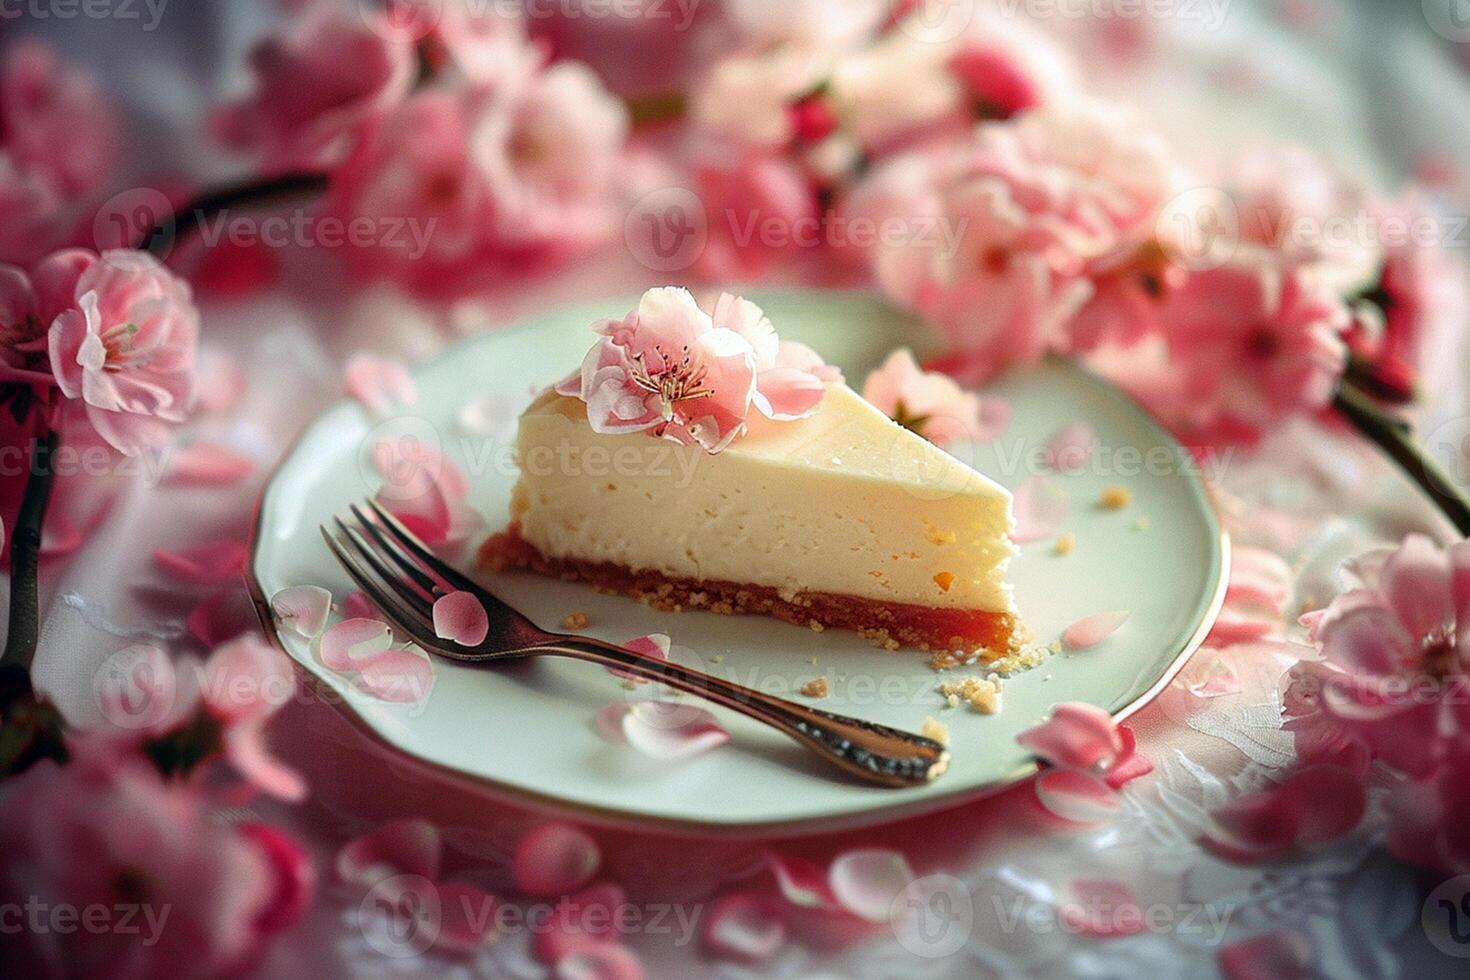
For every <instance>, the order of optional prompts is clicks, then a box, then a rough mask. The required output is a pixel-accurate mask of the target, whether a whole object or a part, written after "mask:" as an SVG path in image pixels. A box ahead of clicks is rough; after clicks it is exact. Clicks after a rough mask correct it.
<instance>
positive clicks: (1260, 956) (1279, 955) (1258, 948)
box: [1216, 932, 1317, 980]
mask: <svg viewBox="0 0 1470 980" xmlns="http://www.w3.org/2000/svg"><path fill="white" fill-rule="evenodd" d="M1216 959H1217V960H1218V962H1219V964H1220V972H1221V973H1222V974H1224V975H1225V977H1226V980H1309V978H1311V977H1314V976H1317V971H1316V969H1315V968H1314V966H1313V964H1314V963H1315V962H1316V960H1317V955H1316V949H1315V948H1313V946H1312V940H1311V937H1309V936H1306V935H1304V934H1302V933H1300V932H1268V933H1266V934H1265V935H1264V936H1255V937H1252V938H1250V939H1242V940H1241V941H1240V942H1237V943H1231V944H1230V945H1228V946H1223V947H1221V949H1220V954H1219V956H1218V957H1217V958H1216Z"/></svg>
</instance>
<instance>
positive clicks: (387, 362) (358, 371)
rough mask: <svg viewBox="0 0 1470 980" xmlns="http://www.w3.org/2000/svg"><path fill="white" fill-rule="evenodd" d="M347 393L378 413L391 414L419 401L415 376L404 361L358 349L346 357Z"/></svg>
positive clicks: (344, 380)
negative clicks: (397, 409)
mask: <svg viewBox="0 0 1470 980" xmlns="http://www.w3.org/2000/svg"><path fill="white" fill-rule="evenodd" d="M343 384H344V385H345V387H346V389H347V394H348V395H350V396H351V397H353V398H355V399H357V400H358V401H359V402H361V403H362V405H363V407H364V408H366V409H367V410H368V411H369V412H371V413H372V414H374V415H376V416H387V415H391V414H392V413H393V411H394V409H395V408H407V407H408V406H410V405H412V404H414V403H415V402H416V401H418V388H417V387H416V386H415V385H414V381H413V376H412V375H410V374H409V373H408V368H406V367H404V366H403V363H402V362H401V361H397V360H394V359H393V358H388V357H379V356H378V355H376V354H370V353H367V352H362V351H360V352H358V353H356V354H353V355H352V356H351V357H350V358H348V359H347V369H346V372H345V374H344V376H343Z"/></svg>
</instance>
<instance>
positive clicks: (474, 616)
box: [434, 591, 490, 647]
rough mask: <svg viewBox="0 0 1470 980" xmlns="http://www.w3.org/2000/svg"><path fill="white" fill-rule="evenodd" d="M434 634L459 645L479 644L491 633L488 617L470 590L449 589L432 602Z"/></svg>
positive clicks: (470, 645) (471, 645) (472, 645)
mask: <svg viewBox="0 0 1470 980" xmlns="http://www.w3.org/2000/svg"><path fill="white" fill-rule="evenodd" d="M434 635H435V636H437V637H439V639H441V640H449V641H450V642H451V643H457V644H459V645H460V646H462V647H474V646H479V645H480V644H481V643H484V642H485V637H487V636H489V635H490V616H489V614H487V613H486V612H485V607H484V606H483V605H481V604H480V600H479V599H476V598H475V596H474V593H471V592H463V591H460V592H451V593H449V594H448V595H445V596H441V597H439V599H437V600H436V601H435V602H434Z"/></svg>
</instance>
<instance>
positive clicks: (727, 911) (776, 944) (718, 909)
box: [704, 895, 786, 963]
mask: <svg viewBox="0 0 1470 980" xmlns="http://www.w3.org/2000/svg"><path fill="white" fill-rule="evenodd" d="M785 941H786V924H785V923H783V922H782V921H781V919H780V918H779V917H778V916H777V915H776V914H775V910H774V909H772V908H771V903H770V900H769V899H767V898H766V897H765V896H763V895H726V896H724V897H723V898H720V899H719V900H718V901H716V902H715V904H714V907H713V908H712V909H711V910H710V914H709V917H708V918H707V919H706V920H705V924H704V946H705V949H707V950H709V952H711V953H713V954H714V955H716V956H723V957H725V958H727V959H732V960H738V961H740V962H742V963H759V962H760V961H762V960H767V959H770V958H771V957H772V956H774V955H775V954H776V951H777V950H779V949H780V948H781V944H782V943H784V942H785Z"/></svg>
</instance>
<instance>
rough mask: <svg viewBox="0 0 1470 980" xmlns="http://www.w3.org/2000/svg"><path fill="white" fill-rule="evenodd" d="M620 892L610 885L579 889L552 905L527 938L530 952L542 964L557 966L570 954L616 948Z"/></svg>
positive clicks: (617, 888)
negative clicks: (541, 921) (540, 923)
mask: <svg viewBox="0 0 1470 980" xmlns="http://www.w3.org/2000/svg"><path fill="white" fill-rule="evenodd" d="M626 900H627V897H626V896H625V895H624V893H623V890H622V889H621V888H619V887H618V886H617V885H614V884H612V883H610V882H604V883H602V884H600V885H593V886H592V887H591V888H586V889H583V890H582V891H580V892H578V893H577V894H575V895H572V896H571V897H570V898H563V899H562V900H561V901H559V902H557V903H556V906H555V907H554V908H553V909H552V911H551V916H550V917H549V918H548V919H547V920H546V923H545V925H544V926H543V927H542V928H541V929H540V930H539V931H537V932H536V934H535V935H534V936H532V937H531V953H532V955H534V956H535V957H536V958H537V959H538V960H540V961H541V962H542V963H546V964H560V963H561V962H562V961H563V959H565V958H566V957H568V956H572V955H574V954H580V953H585V952H589V951H595V950H599V949H602V948H603V947H608V946H610V947H614V948H616V947H617V932H616V924H617V921H618V918H617V916H618V910H619V909H620V908H621V907H622V906H623V904H624V903H625V902H626Z"/></svg>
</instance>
